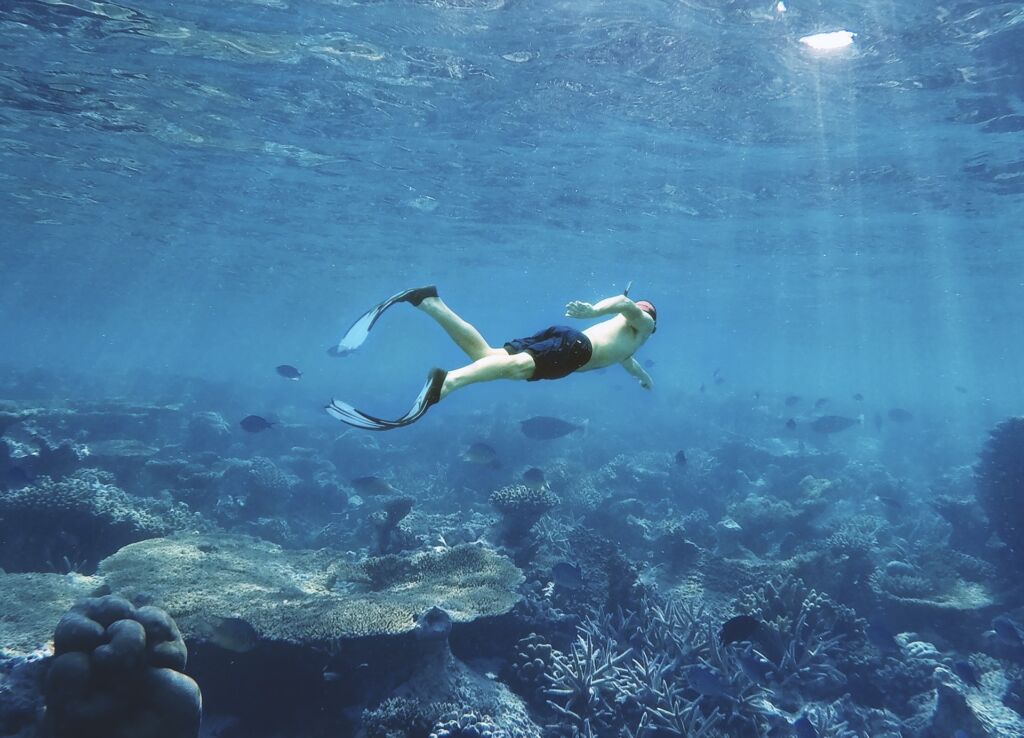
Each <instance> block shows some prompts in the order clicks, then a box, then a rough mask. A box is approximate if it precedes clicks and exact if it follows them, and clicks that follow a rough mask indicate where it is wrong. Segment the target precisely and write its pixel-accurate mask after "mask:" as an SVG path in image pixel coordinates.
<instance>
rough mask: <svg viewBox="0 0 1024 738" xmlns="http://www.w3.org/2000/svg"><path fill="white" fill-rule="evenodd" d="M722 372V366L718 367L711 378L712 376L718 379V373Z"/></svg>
mask: <svg viewBox="0 0 1024 738" xmlns="http://www.w3.org/2000/svg"><path fill="white" fill-rule="evenodd" d="M720 371H722V367H720V366H719V367H716V368H715V371H713V372H711V376H712V377H717V376H718V373H719V372H720Z"/></svg>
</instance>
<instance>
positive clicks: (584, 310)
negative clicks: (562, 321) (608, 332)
mask: <svg viewBox="0 0 1024 738" xmlns="http://www.w3.org/2000/svg"><path fill="white" fill-rule="evenodd" d="M595 314H596V311H595V310H594V306H593V305H591V304H590V303H589V302H583V301H582V300H573V301H572V302H570V303H569V304H568V305H566V306H565V315H566V317H569V318H593V317H594V316H595Z"/></svg>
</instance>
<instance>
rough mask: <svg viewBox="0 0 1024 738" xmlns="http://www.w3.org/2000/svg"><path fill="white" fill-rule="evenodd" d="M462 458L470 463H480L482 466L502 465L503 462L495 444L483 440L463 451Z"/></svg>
mask: <svg viewBox="0 0 1024 738" xmlns="http://www.w3.org/2000/svg"><path fill="white" fill-rule="evenodd" d="M462 460H463V461H468V462H469V463H470V464H479V465H480V466H489V467H492V468H497V467H499V466H501V462H500V461H499V460H498V452H497V451H495V450H494V447H493V446H490V445H488V444H486V443H483V442H481V441H477V442H476V443H473V444H470V446H469V448H467V449H466V450H465V451H463V452H462Z"/></svg>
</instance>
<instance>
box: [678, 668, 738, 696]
mask: <svg viewBox="0 0 1024 738" xmlns="http://www.w3.org/2000/svg"><path fill="white" fill-rule="evenodd" d="M683 673H684V674H685V675H686V680H687V682H689V686H690V687H691V688H692V689H693V690H695V691H696V692H699V693H700V694H703V695H706V696H708V697H720V696H722V695H723V694H726V693H727V692H728V691H729V686H730V685H729V680H728V679H726V678H725V677H724V676H723V675H722V673H721V672H720V671H718V669H712V668H711V667H709V666H703V665H700V664H694V665H693V666H688V667H686V668H685V669H683Z"/></svg>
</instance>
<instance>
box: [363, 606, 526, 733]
mask: <svg viewBox="0 0 1024 738" xmlns="http://www.w3.org/2000/svg"><path fill="white" fill-rule="evenodd" d="M417 622H418V623H419V624H420V627H419V628H418V629H417V631H416V634H417V637H416V639H415V643H416V645H415V650H416V657H417V658H416V663H415V666H414V668H413V672H412V674H411V675H410V676H409V678H408V679H407V680H406V681H405V682H404V683H402V684H401V685H400V686H399V687H398V688H397V689H395V690H394V691H393V692H392V693H391V694H390V695H389V696H388V698H387V699H386V700H385V701H384V702H383V703H382V705H380V706H378V707H377V708H375V709H374V710H370V711H368V712H367V713H366V714H365V715H364V718H363V729H364V732H365V735H366V736H367V738H370V737H371V736H388V738H421V737H422V738H425V736H427V735H428V734H433V735H438V736H444V737H446V738H447V737H450V738H461V737H463V736H464V737H466V738H469V737H470V736H476V737H477V738H483V736H484V734H485V732H486V734H487V735H490V736H491V738H540V731H539V729H538V728H537V726H536V725H535V724H534V722H533V721H532V720H531V719H530V717H529V715H528V713H527V710H526V706H525V705H524V704H523V703H522V701H521V700H520V699H519V698H518V697H516V695H514V694H513V693H512V692H510V691H509V690H508V688H507V687H505V685H504V684H502V683H501V682H499V681H496V680H492V679H488V678H487V677H485V676H483V675H482V674H479V673H477V672H475V671H473V670H472V669H470V668H469V667H468V666H466V665H465V664H464V663H462V662H461V661H460V660H459V659H457V658H455V656H453V655H452V652H451V648H450V647H449V643H448V635H449V633H450V626H451V618H450V617H449V616H448V615H447V613H445V612H444V611H443V610H441V609H439V608H431V609H430V610H428V611H427V612H424V613H422V614H421V615H420V616H419V617H418V618H417ZM453 713H454V715H453ZM480 715H486V716H493V718H494V719H493V721H492V719H491V718H490V717H487V718H481V717H478V716H480Z"/></svg>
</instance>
